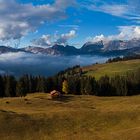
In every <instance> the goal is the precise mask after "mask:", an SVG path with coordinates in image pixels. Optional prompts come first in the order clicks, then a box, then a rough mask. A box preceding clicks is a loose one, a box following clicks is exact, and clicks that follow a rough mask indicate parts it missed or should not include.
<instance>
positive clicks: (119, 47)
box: [0, 39, 140, 56]
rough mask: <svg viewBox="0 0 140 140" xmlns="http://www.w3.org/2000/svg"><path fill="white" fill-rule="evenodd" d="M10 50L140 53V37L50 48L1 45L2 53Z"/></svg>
mask: <svg viewBox="0 0 140 140" xmlns="http://www.w3.org/2000/svg"><path fill="white" fill-rule="evenodd" d="M8 52H28V53H33V54H44V55H82V54H85V55H86V54H90V55H112V56H116V55H128V54H133V53H134V54H140V39H132V40H128V41H122V40H111V41H108V42H104V41H99V42H86V43H85V44H84V45H83V46H82V47H81V48H79V49H78V48H76V47H74V46H69V45H66V46H63V45H59V44H55V45H53V46H52V47H49V48H42V47H38V46H28V47H25V48H20V49H16V48H12V47H6V46H0V54H3V53H8Z"/></svg>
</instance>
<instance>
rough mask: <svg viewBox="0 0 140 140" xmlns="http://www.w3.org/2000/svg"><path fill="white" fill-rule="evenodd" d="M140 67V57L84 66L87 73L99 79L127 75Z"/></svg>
mask: <svg viewBox="0 0 140 140" xmlns="http://www.w3.org/2000/svg"><path fill="white" fill-rule="evenodd" d="M138 68H140V59H136V60H128V61H119V62H113V63H107V64H96V65H91V66H87V67H84V68H83V71H84V72H85V75H88V76H94V77H95V78H96V79H99V78H100V77H101V76H104V75H108V76H115V75H118V74H119V75H125V74H126V73H127V72H132V71H135V70H137V69H138Z"/></svg>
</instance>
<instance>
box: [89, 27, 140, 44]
mask: <svg viewBox="0 0 140 140" xmlns="http://www.w3.org/2000/svg"><path fill="white" fill-rule="evenodd" d="M118 29H119V32H120V33H119V34H116V35H109V36H104V35H103V34H101V35H97V36H94V37H88V38H87V40H88V41H91V42H99V41H101V40H102V41H104V42H106V41H111V40H131V39H134V38H135V39H140V26H119V27H118Z"/></svg>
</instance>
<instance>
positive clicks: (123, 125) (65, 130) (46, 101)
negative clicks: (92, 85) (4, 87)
mask: <svg viewBox="0 0 140 140" xmlns="http://www.w3.org/2000/svg"><path fill="white" fill-rule="evenodd" d="M139 103H140V96H133V97H95V96H87V95H82V96H80V95H79V96H74V95H67V96H65V97H63V98H62V99H61V100H50V97H49V95H47V94H44V93H40V94H29V95H28V96H27V97H22V98H21V97H17V98H3V99H0V126H1V127H0V139H1V140H9V139H10V140H19V139H20V140H27V139H28V140H34V139H38V140H54V139H57V140H81V139H82V140H114V139H118V140H139V138H140V104H139Z"/></svg>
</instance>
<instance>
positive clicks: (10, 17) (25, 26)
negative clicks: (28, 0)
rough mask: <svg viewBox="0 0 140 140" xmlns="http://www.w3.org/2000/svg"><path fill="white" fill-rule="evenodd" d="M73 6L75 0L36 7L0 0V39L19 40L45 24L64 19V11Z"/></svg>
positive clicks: (59, 1)
mask: <svg viewBox="0 0 140 140" xmlns="http://www.w3.org/2000/svg"><path fill="white" fill-rule="evenodd" d="M73 4H75V0H71V1H69V2H67V1H66V0H56V1H55V2H54V3H53V4H45V5H37V6H34V5H32V4H21V3H17V2H16V0H0V39H1V40H9V39H19V38H21V37H23V36H25V35H26V34H28V33H29V32H32V31H35V30H36V29H37V28H38V26H40V25H41V24H43V23H45V22H48V21H51V20H58V19H63V18H66V14H65V10H66V8H67V7H68V6H72V5H73Z"/></svg>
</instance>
